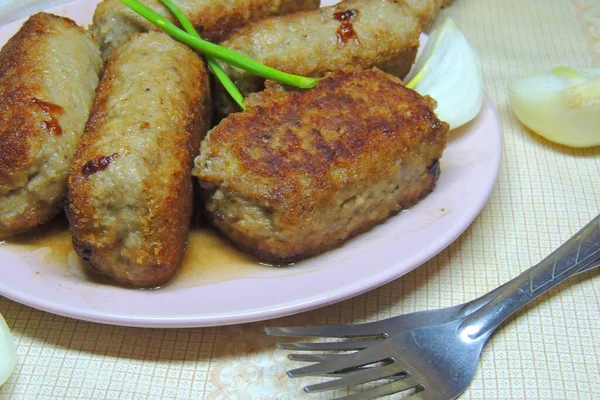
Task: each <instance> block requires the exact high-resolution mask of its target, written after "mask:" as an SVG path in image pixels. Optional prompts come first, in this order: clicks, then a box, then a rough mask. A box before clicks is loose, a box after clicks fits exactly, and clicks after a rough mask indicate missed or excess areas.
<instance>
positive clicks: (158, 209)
mask: <svg viewBox="0 0 600 400" xmlns="http://www.w3.org/2000/svg"><path fill="white" fill-rule="evenodd" d="M145 35H147V34H145ZM153 35H161V36H162V35H163V34H158V33H153ZM142 36H143V35H142V34H136V35H135V36H134V37H133V38H132V42H133V41H135V40H136V38H137V37H142ZM169 40H171V39H169ZM177 45H178V46H179V44H177ZM126 46H127V45H126ZM182 49H183V51H185V62H184V63H182V64H181V65H180V66H177V68H185V69H186V74H189V76H192V75H194V76H196V77H197V79H193V80H186V81H188V82H189V84H190V86H189V87H186V88H185V92H186V93H188V96H187V99H188V100H189V102H188V103H186V104H185V105H179V107H180V108H181V113H180V114H179V115H177V116H176V117H174V122H173V128H172V129H173V130H172V131H171V132H169V131H168V128H167V127H165V131H164V136H163V137H162V140H161V142H162V143H161V144H160V146H159V148H161V149H162V148H163V147H164V148H165V149H168V150H165V153H164V154H144V155H143V156H141V157H148V158H155V159H156V160H161V161H160V162H161V163H162V160H167V161H165V163H163V164H162V166H163V167H166V168H168V170H165V169H161V170H160V171H161V173H163V174H166V175H167V176H168V178H169V179H168V180H167V182H166V188H163V187H161V188H158V189H160V191H161V193H162V190H163V189H165V190H164V191H166V196H164V197H162V196H161V195H159V194H157V192H158V190H157V187H156V185H157V181H159V179H156V180H154V179H152V174H150V175H149V177H148V178H147V179H145V180H144V181H143V182H142V183H141V184H142V185H143V191H142V193H143V195H142V198H139V199H137V200H138V204H137V206H138V207H139V208H140V210H139V211H140V215H139V218H138V220H137V222H139V229H140V233H141V237H142V244H141V247H139V248H134V249H127V250H124V245H123V243H122V241H121V240H120V238H119V237H117V233H116V232H115V231H112V230H111V228H110V227H108V226H107V225H106V224H105V221H106V219H107V218H111V217H112V216H111V215H109V213H110V210H108V211H107V210H106V208H105V207H104V206H99V200H102V199H97V198H95V197H94V196H93V194H92V191H93V188H94V185H95V184H96V182H97V181H95V180H94V179H96V178H98V177H101V176H102V174H103V172H104V171H98V172H96V173H95V174H93V175H91V176H86V175H85V174H84V173H83V168H84V166H85V164H86V163H87V162H88V161H90V160H94V159H96V158H97V157H98V156H100V155H104V156H106V155H108V154H103V151H104V149H103V148H102V147H99V145H97V143H98V141H99V140H100V139H101V138H102V137H103V136H104V135H107V134H108V135H110V134H111V132H107V129H106V128H105V127H106V124H107V123H109V122H110V118H109V116H108V114H109V107H108V103H109V100H110V99H111V97H112V96H114V95H115V93H119V87H118V86H115V84H114V82H115V81H119V80H121V81H122V80H123V79H124V77H123V76H122V75H121V76H119V75H118V74H119V73H118V72H117V69H118V66H119V64H120V63H122V62H123V60H122V59H121V55H122V54H121V50H125V48H124V47H123V48H121V49H119V50H118V51H117V52H116V53H114V54H113V56H112V57H111V58H109V62H108V65H107V68H106V71H105V73H104V76H103V78H102V81H101V83H100V85H99V87H98V89H97V97H96V101H95V103H94V106H93V108H92V112H91V114H90V118H89V119H88V123H87V125H86V129H85V133H84V136H83V137H82V139H81V141H80V143H79V146H78V151H77V154H76V155H75V158H74V161H73V166H72V170H71V175H70V178H69V191H70V193H69V202H68V206H67V216H68V217H69V222H70V226H71V232H72V235H73V245H74V248H75V250H76V252H77V254H78V255H79V256H80V257H81V258H82V259H83V260H84V262H85V263H86V264H87V265H88V266H90V267H92V268H93V269H95V270H96V271H99V272H101V273H103V274H106V275H108V276H110V277H111V278H114V279H115V280H116V281H117V282H119V283H121V284H124V285H131V286H136V287H156V286H159V285H162V284H164V283H166V282H167V281H168V280H169V279H170V278H171V277H172V276H173V274H174V273H175V272H176V270H177V267H178V265H179V263H180V262H181V259H182V257H183V254H184V251H185V245H186V241H187V236H188V232H189V227H190V221H191V215H192V205H193V204H192V201H193V196H192V192H193V190H192V177H191V166H192V165H193V159H194V157H195V156H196V155H197V153H198V151H199V146H200V141H201V140H202V137H203V136H204V135H205V133H206V132H207V130H208V129H209V127H210V123H211V117H210V116H211V115H212V105H211V98H210V91H209V90H208V88H209V85H210V84H209V77H208V69H207V68H206V66H205V64H204V62H203V61H202V60H201V59H200V58H199V57H198V55H197V54H195V53H194V52H193V51H192V50H190V49H188V48H184V47H183V46H182ZM182 58H184V57H182ZM154 89H156V88H154V87H153V88H152V90H154ZM149 90H150V89H149ZM164 90H177V91H183V90H184V89H183V88H178V87H170V88H164ZM139 101H143V98H140V99H139ZM125 111H126V110H125ZM148 125H149V123H148V122H145V121H142V120H140V121H139V125H138V126H129V127H127V128H128V129H129V128H130V129H144V127H146V126H148ZM122 128H123V129H125V128H126V127H122ZM182 130H185V132H186V133H185V134H183V131H182ZM123 151H124V152H127V151H128V148H125V149H123ZM146 161H147V160H144V162H146ZM114 162H115V163H116V162H119V159H118V157H117V158H116V160H115V161H114ZM140 162H142V160H140ZM110 167H111V165H109V167H108V168H110ZM114 207H116V208H118V207H119V204H118V203H116V204H114ZM132 229H133V228H132ZM123 251H128V252H129V254H128V255H124V253H123ZM120 263H122V264H120Z"/></svg>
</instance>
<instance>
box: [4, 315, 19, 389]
mask: <svg viewBox="0 0 600 400" xmlns="http://www.w3.org/2000/svg"><path fill="white" fill-rule="evenodd" d="M16 362H17V349H16V347H15V342H14V340H13V338H12V336H11V335H10V331H9V330H8V325H6V321H4V318H3V317H2V314H0V386H2V385H3V384H4V382H6V380H7V379H8V377H9V376H10V374H11V373H12V372H13V370H14V369H15V364H16Z"/></svg>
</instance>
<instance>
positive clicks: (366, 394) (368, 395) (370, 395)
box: [334, 379, 432, 400]
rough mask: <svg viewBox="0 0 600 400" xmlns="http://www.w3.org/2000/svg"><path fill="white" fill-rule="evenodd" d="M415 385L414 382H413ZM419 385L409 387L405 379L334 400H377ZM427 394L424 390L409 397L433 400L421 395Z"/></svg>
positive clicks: (416, 387) (412, 399) (415, 399)
mask: <svg viewBox="0 0 600 400" xmlns="http://www.w3.org/2000/svg"><path fill="white" fill-rule="evenodd" d="M412 383H414V382H412ZM419 386H420V385H419V384H415V385H414V386H412V387H407V386H406V382H405V380H404V379H398V380H395V381H393V382H390V383H387V384H385V385H381V386H377V387H375V388H372V389H367V390H363V391H362V392H358V393H353V394H351V395H348V396H343V397H337V398H335V399H334V400H371V399H377V398H379V397H383V396H387V395H390V394H394V393H398V392H404V391H406V390H410V389H418V388H419ZM422 393H426V392H425V391H424V390H421V391H418V392H416V393H413V394H411V395H410V396H408V398H409V399H410V400H432V399H431V398H430V397H429V396H427V397H423V396H422V395H421V394H422Z"/></svg>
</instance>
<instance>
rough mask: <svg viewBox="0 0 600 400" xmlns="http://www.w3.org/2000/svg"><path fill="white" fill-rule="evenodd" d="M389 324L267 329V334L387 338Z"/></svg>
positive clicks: (381, 322)
mask: <svg viewBox="0 0 600 400" xmlns="http://www.w3.org/2000/svg"><path fill="white" fill-rule="evenodd" d="M386 327H387V324H384V323H383V321H375V322H368V323H365V324H356V325H340V326H335V325H331V326H298V327H274V328H265V333H266V334H267V335H270V336H322V337H338V338H349V337H368V336H385V328H386Z"/></svg>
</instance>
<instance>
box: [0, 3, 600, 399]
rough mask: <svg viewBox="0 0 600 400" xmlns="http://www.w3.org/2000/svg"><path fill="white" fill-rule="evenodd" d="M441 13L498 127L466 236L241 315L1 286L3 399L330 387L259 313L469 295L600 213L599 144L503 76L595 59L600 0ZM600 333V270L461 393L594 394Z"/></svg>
mask: <svg viewBox="0 0 600 400" xmlns="http://www.w3.org/2000/svg"><path fill="white" fill-rule="evenodd" d="M59 1H60V0H59ZM63 2H64V1H63ZM34 3H35V2H32V1H16V0H0V15H1V17H0V23H1V22H6V21H7V20H8V18H7V16H15V17H17V16H19V17H20V16H22V14H18V13H19V10H24V9H25V10H26V11H25V12H31V8H28V7H30V6H31V5H32V4H34ZM39 3H43V2H37V4H39ZM44 3H47V2H44ZM53 3H56V1H54V2H53ZM34 6H37V7H39V5H34ZM444 16H452V18H454V19H455V21H456V22H457V23H458V25H459V26H460V27H461V28H462V29H463V30H464V32H465V33H466V35H467V37H468V38H469V39H470V40H471V42H472V43H473V45H474V46H475V47H476V48H477V49H478V51H479V53H480V55H481V58H482V63H483V72H484V79H485V85H486V91H487V93H488V94H489V96H490V97H491V99H492V101H493V103H494V105H495V107H496V108H497V111H498V114H499V116H500V119H501V122H502V133H503V152H504V154H503V161H502V166H501V171H500V176H499V180H498V183H497V186H496V188H495V190H494V191H493V193H492V196H491V198H490V200H489V203H488V204H487V205H486V207H485V208H484V209H483V211H482V212H481V214H480V216H479V217H478V218H477V219H476V220H475V221H474V223H473V224H472V225H471V227H470V228H469V229H468V230H467V231H466V232H465V233H464V234H463V235H462V236H460V237H459V238H458V240H456V241H455V242H454V243H453V244H452V245H451V246H449V247H448V248H447V249H446V250H444V251H443V252H442V253H441V254H439V255H438V256H437V257H435V258H434V259H432V260H430V261H429V262H427V263H426V264H424V265H422V266H421V267H419V268H417V269H416V270H414V271H413V272H411V273H409V274H408V275H406V276H404V277H402V278H400V279H397V280H396V281H394V282H392V283H389V284H387V285H385V286H383V287H381V288H379V289H376V290H373V291H371V292H369V293H366V294H363V295H361V296H358V297H355V298H353V299H351V300H347V301H344V302H341V303H339V304H335V305H331V306H328V307H325V308H322V309H318V310H315V311H311V312H307V313H304V314H300V315H297V316H293V317H286V318H281V319H278V320H275V321H267V322H259V323H252V324H245V325H237V326H226V327H215V328H199V329H178V330H159V329H135V328H124V327H115V326H104V325H99V324H93V323H87V322H82V321H77V320H73V319H69V318H63V317H59V316H56V315H51V314H47V313H44V312H41V311H37V310H34V309H31V308H29V307H26V306H22V305H20V304H17V303H14V302H11V301H9V300H7V299H4V298H0V312H1V313H2V314H3V315H4V316H5V318H6V320H7V323H8V325H9V326H10V328H11V329H12V333H13V335H14V338H15V340H16V343H17V352H18V362H17V367H16V370H15V372H14V374H13V375H12V376H11V378H10V379H9V381H8V382H7V383H6V384H5V385H4V386H3V387H2V388H0V398H1V399H44V398H55V399H62V398H65V399H66V398H70V399H100V398H106V399H157V398H164V399H219V400H224V399H232V400H233V399H236V400H246V399H261V400H262V399H302V398H319V399H329V398H333V397H334V396H333V394H332V393H323V394H321V395H305V394H303V393H302V392H301V387H302V386H303V384H305V383H306V382H309V381H311V380H309V379H298V380H291V379H289V378H287V377H286V375H285V370H286V368H287V367H290V366H294V365H295V364H294V363H292V362H291V361H287V359H286V354H287V353H286V352H284V351H281V350H276V349H275V346H274V344H275V340H274V339H272V338H269V337H267V336H265V334H264V333H263V329H264V327H265V326H269V325H270V326H273V325H290V324H295V325H299V324H346V323H359V322H364V321H372V320H377V319H381V318H385V317H389V316H392V315H396V314H400V313H406V312H413V311H418V310H424V309H433V308H439V307H444V306H449V305H454V304H458V303H461V302H464V301H467V300H470V299H472V298H474V297H476V296H479V295H482V294H484V293H486V292H487V291H488V290H490V289H492V288H494V287H496V286H497V285H499V284H501V283H503V282H505V281H507V280H508V279H510V278H511V277H514V276H516V275H517V274H519V272H520V271H522V270H524V269H525V268H526V267H528V266H530V265H532V264H533V263H535V262H537V261H539V260H540V259H541V258H543V257H544V256H546V255H547V254H549V253H550V252H551V251H552V250H553V249H554V248H555V247H556V246H558V245H559V244H561V243H562V242H563V241H564V240H566V239H567V238H569V237H570V236H571V234H573V233H574V232H576V231H577V230H578V229H579V228H580V227H581V226H583V225H584V224H585V223H587V222H588V221H589V220H590V219H591V218H593V217H594V216H595V215H597V214H598V212H600V147H596V148H593V149H582V150H574V149H570V148H566V147H562V146H558V145H555V144H552V143H550V142H548V141H545V140H543V139H541V138H540V137H538V136H536V135H534V134H533V133H532V132H530V131H528V130H527V129H525V128H524V127H523V126H522V125H520V124H519V122H518V121H517V120H516V119H515V117H514V115H513V114H512V112H511V110H510V107H509V104H508V102H507V90H506V88H507V85H508V83H509V82H510V81H511V80H513V79H515V78H517V77H521V76H524V75H527V74H531V73H535V72H541V71H547V70H550V69H552V68H554V67H556V66H560V65H570V66H579V67H590V66H595V67H599V66H600V1H598V0H544V1H541V0H456V2H455V4H454V5H453V6H451V7H450V8H448V9H446V10H444V11H443V13H442V18H440V19H438V23H439V22H440V21H441V20H442V19H443V17H444ZM599 129H600V127H599ZM0 263H1V262H0ZM8 267H9V266H6V265H2V268H8ZM598 332H600V270H596V271H592V272H589V273H586V274H584V275H581V276H579V277H576V278H573V279H571V280H570V281H568V282H567V283H564V284H562V285H560V286H559V287H558V288H555V289H554V290H552V291H551V292H550V293H549V294H547V295H544V296H542V297H541V298H539V299H538V300H536V301H534V302H533V303H532V304H531V305H529V306H528V307H526V308H525V309H523V310H521V311H520V312H519V313H518V314H517V315H516V316H514V317H513V318H510V319H509V320H508V321H507V322H506V323H505V324H504V325H503V326H502V327H501V329H500V330H499V331H498V332H497V333H496V335H495V336H493V337H492V339H491V340H490V342H489V343H488V345H487V347H486V348H485V350H484V353H483V356H482V359H481V363H480V365H479V368H478V369H477V373H476V375H475V379H474V380H473V383H472V384H471V386H470V388H469V389H468V390H467V391H466V392H465V394H464V395H463V396H462V399H508V398H515V399H516V398H528V399H578V398H579V399H598V398H600V335H598ZM336 394H337V395H338V396H339V395H342V394H344V392H342V391H340V392H338V393H336Z"/></svg>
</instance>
